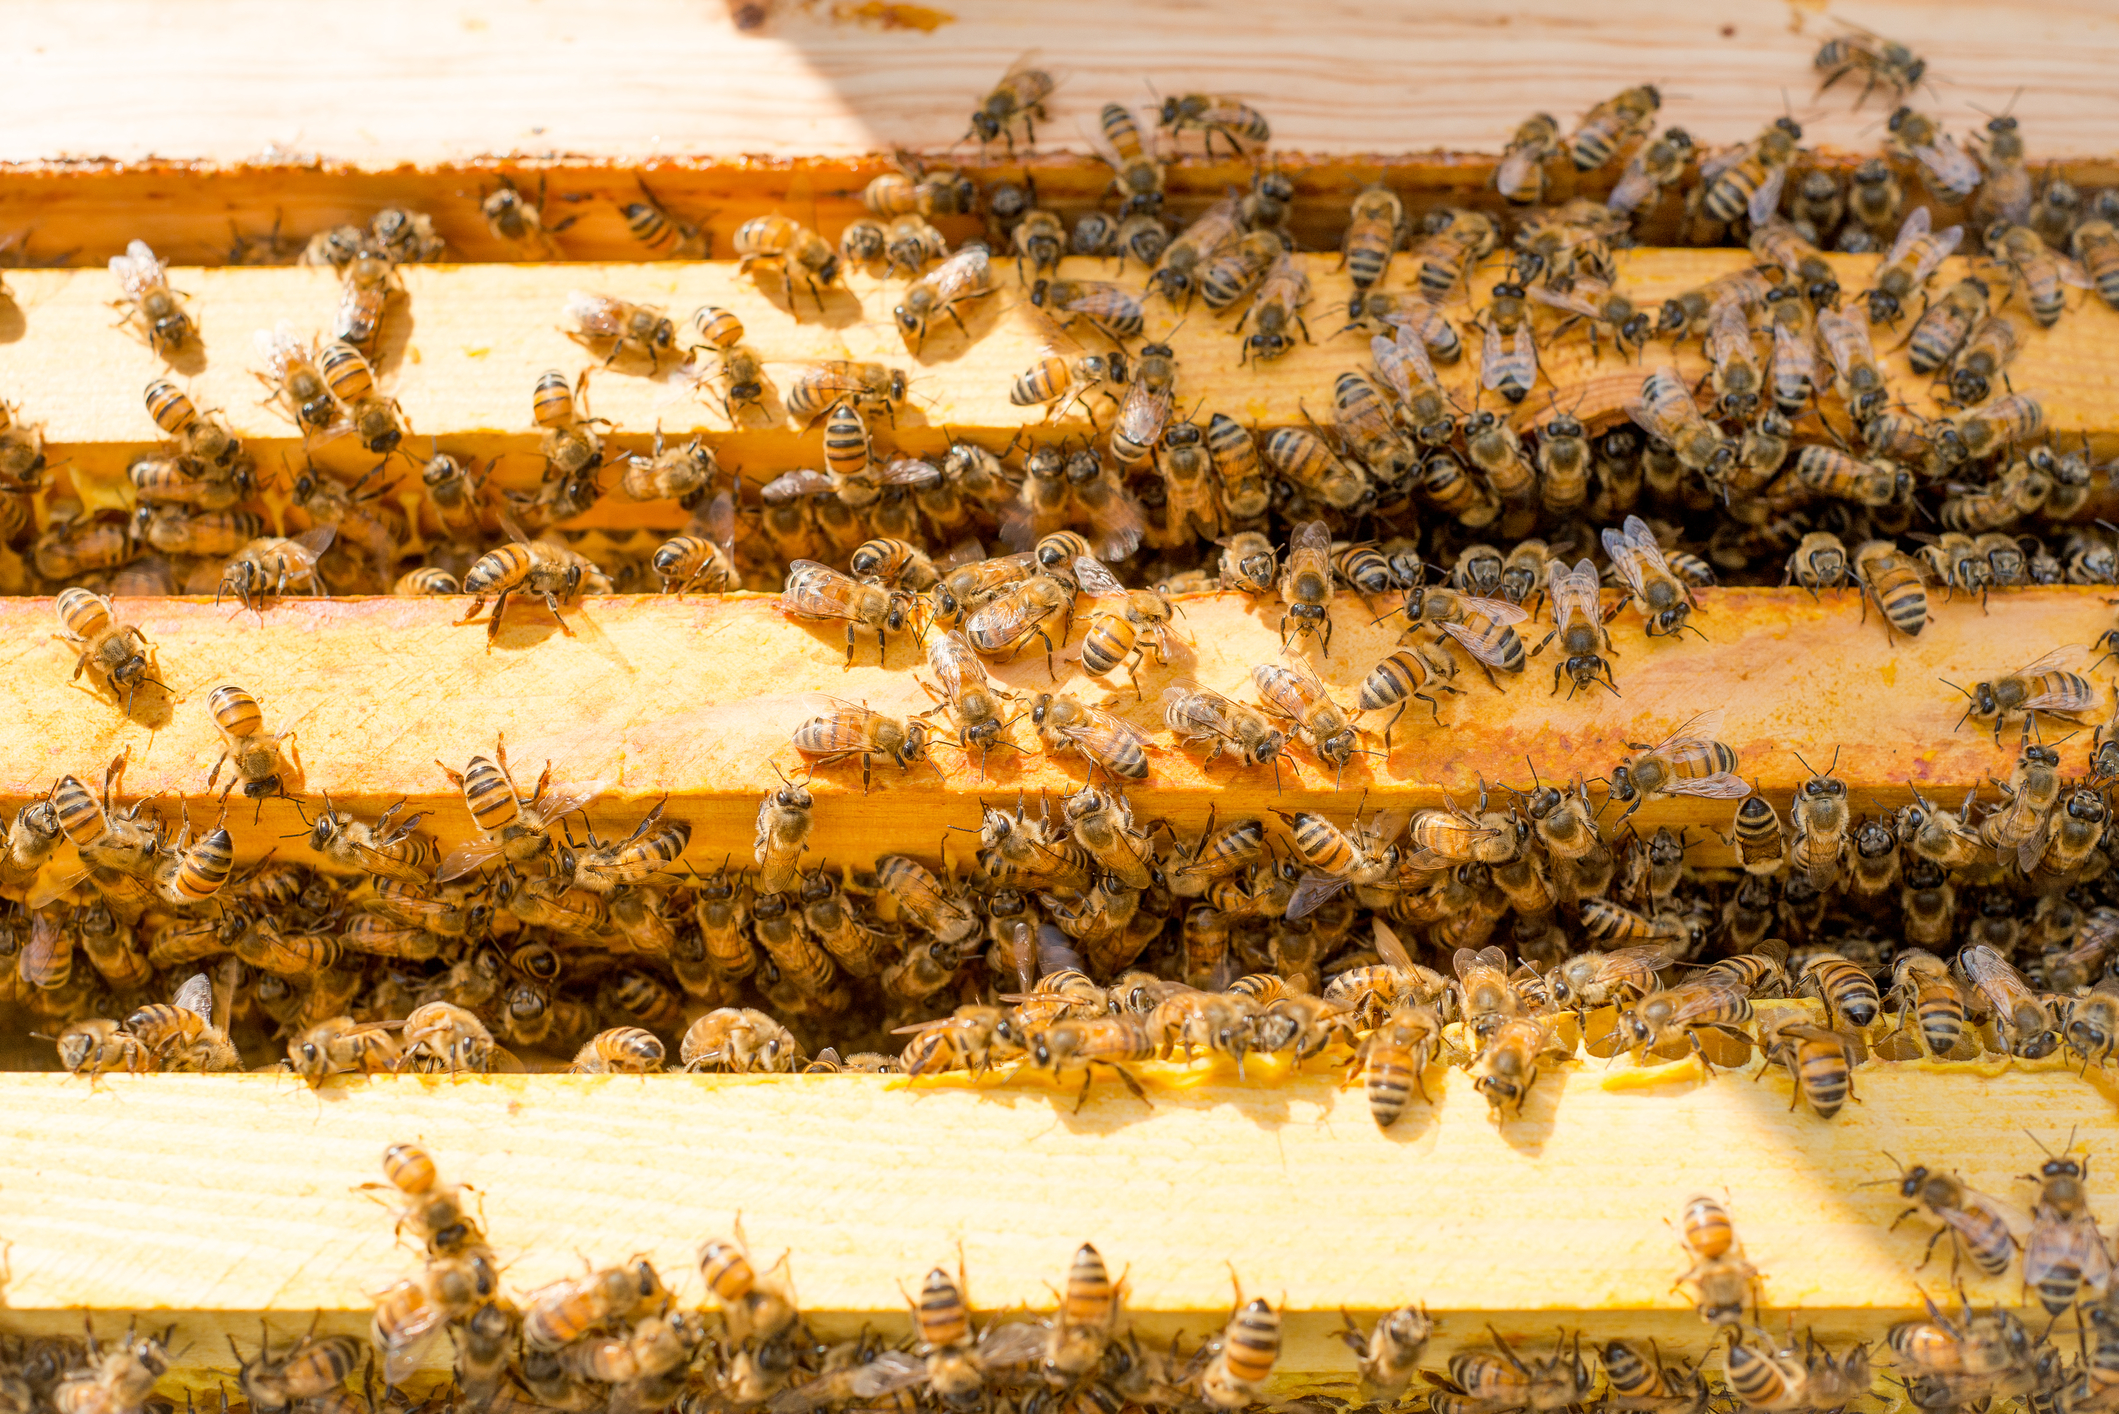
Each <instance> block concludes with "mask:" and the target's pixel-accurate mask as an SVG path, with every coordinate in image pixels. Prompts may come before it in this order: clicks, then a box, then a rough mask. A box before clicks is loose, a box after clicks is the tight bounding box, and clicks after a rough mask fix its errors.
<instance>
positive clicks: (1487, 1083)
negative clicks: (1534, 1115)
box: [1472, 1016, 1565, 1118]
mask: <svg viewBox="0 0 2119 1414" xmlns="http://www.w3.org/2000/svg"><path fill="white" fill-rule="evenodd" d="M1564 1054H1565V1052H1564V1051H1563V1050H1562V1049H1561V1047H1560V1044H1559V1041H1558V1039H1557V1038H1556V1037H1555V1036H1554V1035H1553V1032H1552V1029H1551V1028H1550V1027H1549V1026H1547V1025H1546V1024H1545V1023H1544V1022H1543V1021H1540V1020H1538V1019H1536V1018H1534V1017H1528V1016H1516V1017H1511V1018H1509V1019H1508V1020H1506V1021H1503V1022H1502V1023H1501V1024H1500V1025H1499V1026H1497V1027H1496V1028H1495V1029H1494V1032H1493V1035H1492V1036H1491V1037H1490V1038H1488V1040H1487V1042H1486V1048H1485V1050H1484V1051H1482V1052H1481V1053H1480V1056H1479V1061H1478V1064H1477V1067H1476V1069H1477V1071H1478V1076H1477V1078H1476V1079H1475V1080H1473V1081H1472V1088H1473V1089H1475V1090H1477V1091H1478V1092H1479V1093H1480V1094H1482V1095H1484V1096H1485V1097H1486V1103H1487V1105H1488V1107H1489V1110H1490V1112H1491V1113H1492V1114H1493V1115H1494V1116H1495V1117H1496V1118H1499V1117H1500V1116H1501V1115H1503V1114H1508V1115H1512V1116H1515V1117H1517V1118H1521V1117H1522V1114H1523V1102H1524V1101H1525V1100H1526V1099H1528V1098H1529V1097H1530V1092H1531V1091H1532V1090H1533V1089H1535V1088H1536V1087H1537V1084H1538V1067H1539V1063H1540V1062H1542V1061H1547V1060H1552V1059H1558V1058H1561V1057H1562V1056H1564Z"/></svg>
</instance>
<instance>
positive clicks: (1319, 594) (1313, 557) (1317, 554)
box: [1279, 520, 1332, 657]
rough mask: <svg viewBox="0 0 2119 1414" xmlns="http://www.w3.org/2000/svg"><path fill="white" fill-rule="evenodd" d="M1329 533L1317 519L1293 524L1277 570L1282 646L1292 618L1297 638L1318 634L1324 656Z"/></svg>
mask: <svg viewBox="0 0 2119 1414" xmlns="http://www.w3.org/2000/svg"><path fill="white" fill-rule="evenodd" d="M1331 554H1332V533H1331V531H1330V530H1328V529H1326V528H1325V524H1324V522H1323V521H1320V520H1313V521H1307V522H1305V523H1303V524H1301V525H1298V526H1296V527H1295V530H1294V534H1293V535H1292V536H1291V537H1290V538H1289V542H1288V558H1287V562H1286V564H1285V565H1284V566H1283V567H1282V569H1281V572H1280V585H1279V589H1280V602H1281V603H1282V604H1283V605H1284V606H1285V607H1284V609H1283V611H1282V613H1281V616H1280V641H1281V646H1282V647H1286V646H1287V639H1288V620H1289V619H1291V618H1292V619H1293V620H1294V621H1295V637H1296V641H1297V643H1298V645H1299V643H1300V641H1301V640H1302V639H1303V638H1304V637H1306V636H1308V635H1309V634H1312V633H1315V634H1318V635H1319V636H1320V637H1321V638H1322V640H1323V644H1324V653H1325V655H1326V656H1327V657H1329V656H1330V655H1331V651H1332V617H1331V605H1332V565H1331Z"/></svg>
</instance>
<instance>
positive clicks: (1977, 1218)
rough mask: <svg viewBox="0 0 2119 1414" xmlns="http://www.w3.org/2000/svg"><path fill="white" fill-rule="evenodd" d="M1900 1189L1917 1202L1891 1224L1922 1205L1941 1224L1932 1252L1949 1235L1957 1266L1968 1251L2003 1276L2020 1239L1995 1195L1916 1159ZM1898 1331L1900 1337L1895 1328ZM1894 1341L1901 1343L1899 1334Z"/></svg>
mask: <svg viewBox="0 0 2119 1414" xmlns="http://www.w3.org/2000/svg"><path fill="white" fill-rule="evenodd" d="M1886 1157H1889V1156H1888V1155H1886ZM1892 1162H1893V1163H1896V1162H1897V1160H1895V1159H1894V1160H1892ZM1898 1192H1899V1196H1900V1197H1902V1198H1905V1199H1907V1200H1908V1201H1910V1202H1911V1203H1913V1204H1914V1206H1913V1207H1909V1208H1907V1209H1906V1210H1905V1211H1904V1212H1902V1213H1900V1214H1899V1215H1898V1217H1897V1219H1896V1220H1894V1221H1893V1222H1892V1224H1891V1226H1892V1228H1893V1229H1895V1228H1897V1226H1898V1224H1899V1223H1902V1222H1904V1221H1905V1220H1906V1219H1907V1218H1909V1217H1911V1216H1913V1214H1915V1213H1917V1212H1921V1211H1923V1210H1924V1211H1925V1212H1926V1213H1927V1215H1928V1216H1929V1217H1931V1218H1933V1219H1935V1221H1936V1222H1938V1223H1940V1224H1941V1226H1940V1227H1938V1228H1936V1229H1935V1232H1934V1234H1933V1235H1932V1236H1930V1237H1929V1238H1928V1247H1927V1257H1932V1256H1934V1254H1935V1244H1936V1243H1938V1242H1940V1241H1941V1240H1942V1239H1943V1238H1944V1237H1945V1236H1947V1237H1948V1238H1949V1239H1950V1267H1951V1270H1952V1271H1953V1272H1954V1271H1955V1270H1956V1267H1957V1264H1958V1261H1959V1259H1960V1258H1966V1257H1968V1258H1970V1259H1971V1262H1972V1265H1973V1266H1974V1267H1976V1268H1977V1269H1978V1270H1979V1271H1981V1272H1983V1273H1985V1274H1986V1275H1988V1276H1999V1275H2000V1274H2001V1273H2003V1272H2005V1271H2007V1270H2008V1266H2009V1259H2010V1258H2011V1257H2013V1256H2014V1255H2015V1254H2016V1239H2015V1237H2014V1236H2013V1235H2012V1234H2011V1233H2010V1232H2009V1224H2008V1220H2007V1219H2006V1218H2005V1217H2004V1216H2003V1215H2002V1209H2001V1205H2000V1204H1998V1203H1997V1202H1995V1201H1994V1200H1993V1199H1992V1198H1989V1197H1987V1195H1986V1194H1984V1193H1979V1192H1976V1191H1974V1190H1973V1189H1970V1188H1967V1187H1965V1185H1964V1182H1963V1181H1962V1180H1961V1179H1958V1178H1956V1177H1955V1176H1953V1175H1949V1174H1942V1173H1937V1172H1935V1171H1934V1170H1932V1169H1930V1168H1928V1167H1927V1166H1926V1165H1924V1164H1914V1165H1913V1166H1912V1167H1910V1168H1907V1169H1905V1170H1904V1171H1903V1172H1901V1173H1900V1175H1899V1179H1898ZM1927 1257H1923V1258H1922V1261H1921V1265H1922V1266H1926V1265H1927ZM1893 1334H1894V1337H1895V1335H1896V1331H1895V1330H1894V1332H1893ZM1893 1343H1894V1345H1895V1344H1896V1340H1895V1339H1894V1342H1893Z"/></svg>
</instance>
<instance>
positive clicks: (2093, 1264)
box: [2023, 1213, 2112, 1291]
mask: <svg viewBox="0 0 2119 1414" xmlns="http://www.w3.org/2000/svg"><path fill="white" fill-rule="evenodd" d="M2063 1267H2065V1268H2069V1269H2072V1270H2074V1271H2078V1272H2080V1273H2081V1274H2082V1280H2083V1283H2084V1284H2085V1285H2087V1286H2091V1287H2094V1288H2096V1289H2097V1290H2099V1291H2102V1290H2103V1289H2104V1288H2105V1287H2106V1286H2108V1285H2109V1284H2110V1282H2111V1273H2112V1255H2111V1252H2110V1251H2109V1250H2108V1249H2106V1247H2105V1245H2104V1242H2103V1240H2102V1239H2101V1238H2100V1237H2099V1236H2098V1235H2097V1220H2096V1219H2095V1218H2093V1217H2091V1216H2090V1215H2089V1214H2087V1213H2084V1214H2082V1215H2081V1216H2079V1217H2076V1218H2072V1219H2067V1220H2056V1219H2053V1218H2048V1217H2044V1216H2034V1218H2033V1221H2032V1224H2031V1236H2030V1239H2029V1240H2028V1241H2026V1242H2025V1243H2024V1244H2023V1281H2024V1285H2026V1286H2036V1285H2038V1284H2039V1282H2041V1281H2042V1280H2044V1279H2045V1278H2046V1277H2047V1276H2049V1275H2051V1274H2052V1273H2053V1272H2054V1271H2056V1270H2057V1269H2060V1268H2063Z"/></svg>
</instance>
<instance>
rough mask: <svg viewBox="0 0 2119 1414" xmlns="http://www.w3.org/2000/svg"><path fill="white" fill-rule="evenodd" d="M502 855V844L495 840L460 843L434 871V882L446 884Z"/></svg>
mask: <svg viewBox="0 0 2119 1414" xmlns="http://www.w3.org/2000/svg"><path fill="white" fill-rule="evenodd" d="M499 857H500V844H499V842H498V841H495V840H472V841H471V842H470V843H469V844H463V845H458V846H457V847H456V848H455V849H452V850H450V851H449V853H448V854H447V856H445V857H444V858H443V859H442V862H441V867H440V868H438V869H436V870H435V871H434V882H435V883H437V884H446V883H448V882H449V881H450V880H451V879H461V878H462V877H463V876H464V875H466V874H469V873H471V872H472V871H473V870H475V869H479V868H482V867H483V866H485V865H486V864H488V863H490V862H491V861H493V860H495V859H498V858H499Z"/></svg>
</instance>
